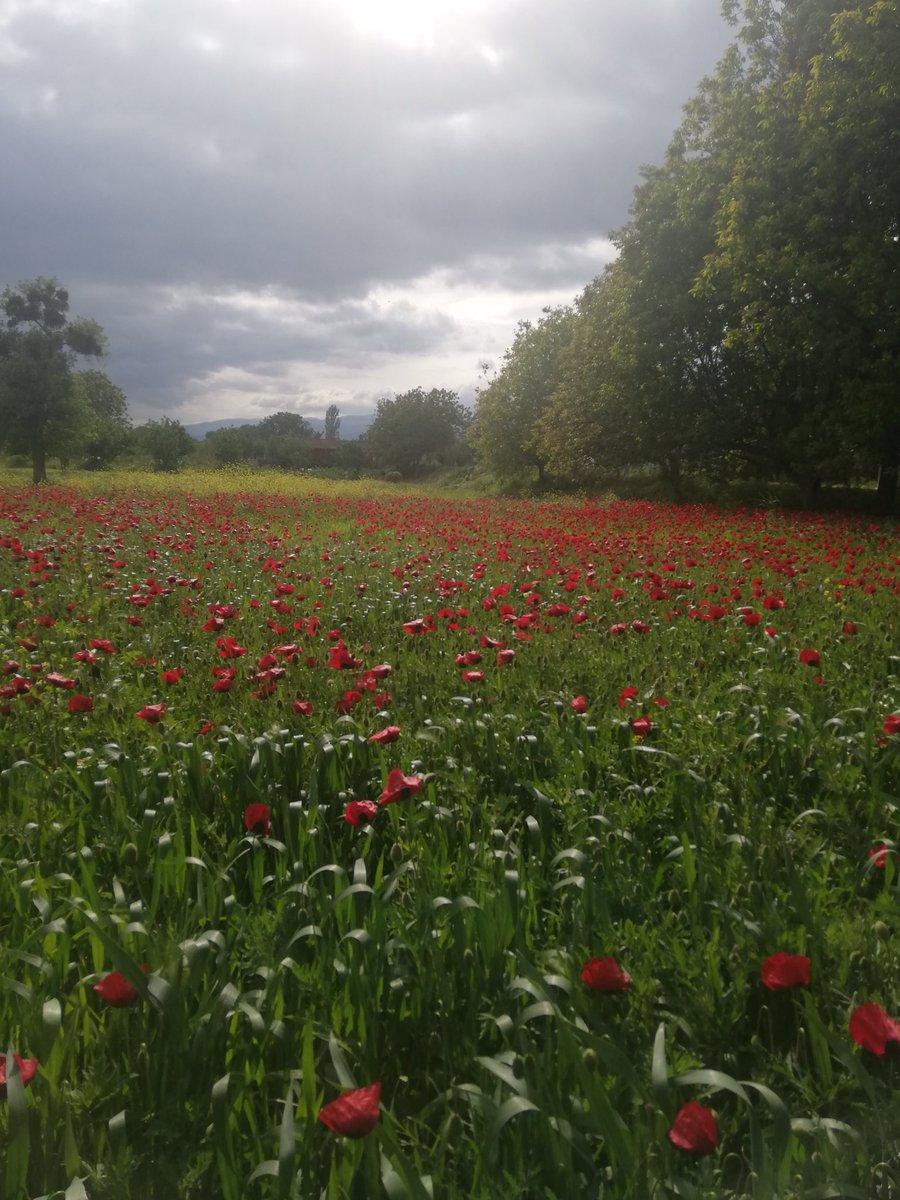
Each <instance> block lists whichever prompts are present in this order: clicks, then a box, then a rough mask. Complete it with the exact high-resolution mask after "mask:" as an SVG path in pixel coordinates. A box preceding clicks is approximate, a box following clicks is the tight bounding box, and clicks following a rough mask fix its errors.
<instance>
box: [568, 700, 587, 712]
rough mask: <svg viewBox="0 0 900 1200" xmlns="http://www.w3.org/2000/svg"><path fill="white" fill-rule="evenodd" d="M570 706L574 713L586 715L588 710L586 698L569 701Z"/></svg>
mask: <svg viewBox="0 0 900 1200" xmlns="http://www.w3.org/2000/svg"><path fill="white" fill-rule="evenodd" d="M569 705H570V706H571V708H572V711H573V712H577V713H586V712H587V710H588V702H587V699H586V698H585V697H584V696H575V697H574V699H572V700H570V701H569Z"/></svg>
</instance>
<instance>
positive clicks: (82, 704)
mask: <svg viewBox="0 0 900 1200" xmlns="http://www.w3.org/2000/svg"><path fill="white" fill-rule="evenodd" d="M66 708H67V709H68V710H69V712H70V713H86V712H93V711H94V701H93V700H92V699H91V698H90V696H79V695H77V694H76V695H75V696H70V697H69V703H68V704H67V705H66Z"/></svg>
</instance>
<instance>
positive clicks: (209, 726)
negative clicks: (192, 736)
mask: <svg viewBox="0 0 900 1200" xmlns="http://www.w3.org/2000/svg"><path fill="white" fill-rule="evenodd" d="M215 728H216V723H215V721H204V722H203V724H202V725H201V726H200V729H199V733H200V735H201V736H202V735H203V734H204V733H212V731H213V730H214V729H215Z"/></svg>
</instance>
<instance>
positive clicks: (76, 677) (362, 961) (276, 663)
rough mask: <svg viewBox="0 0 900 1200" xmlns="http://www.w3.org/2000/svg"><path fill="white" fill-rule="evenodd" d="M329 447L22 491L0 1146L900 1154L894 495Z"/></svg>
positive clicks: (447, 1179) (221, 1191) (455, 1169)
mask: <svg viewBox="0 0 900 1200" xmlns="http://www.w3.org/2000/svg"><path fill="white" fill-rule="evenodd" d="M189 482H190V481H188V483H189ZM314 486H315V485H314V483H313V482H312V481H307V482H306V483H305V484H304V485H303V490H293V491H292V490H288V485H287V484H286V483H284V484H283V487H284V488H285V490H283V491H280V492H276V491H269V492H267V493H262V492H259V491H250V490H247V491H246V492H240V491H233V492H229V493H216V492H214V491H211V490H209V489H202V488H200V487H197V488H196V490H193V491H192V490H190V487H189V486H185V485H182V486H180V487H179V488H177V489H171V490H168V491H166V490H164V489H162V488H161V487H158V486H153V485H148V484H144V485H142V486H140V487H136V486H130V487H123V486H116V484H115V481H109V482H108V490H107V491H105V492H103V493H100V492H98V490H97V488H96V485H94V486H93V487H88V486H84V487H79V488H78V489H75V488H57V487H47V488H41V489H20V488H17V487H15V486H8V487H6V488H5V489H3V490H2V491H0V585H2V586H0V617H2V646H0V672H2V673H0V806H2V807H0V813H2V824H0V858H2V863H0V866H2V870H0V974H2V976H3V988H2V991H0V1043H2V1047H0V1050H2V1053H0V1192H2V1194H3V1195H4V1196H5V1197H7V1198H8V1200H14V1198H16V1200H18V1198H19V1197H28V1198H29V1200H35V1198H37V1197H65V1198H66V1200H78V1198H80V1197H84V1196H87V1197H89V1198H90V1200H105V1198H107V1197H108V1198H110V1200H112V1198H113V1197H116V1198H122V1197H133V1198H134V1200H139V1198H143V1197H147V1198H151V1200H153V1198H156V1197H159V1198H160V1200H163V1198H164V1200H170V1198H171V1197H197V1198H199V1197H211V1196H221V1197H224V1198H225V1200H239V1198H240V1200H243V1198H244V1197H250V1198H252V1197H256V1196H258V1197H273V1198H275V1197H277V1198H279V1200H280V1198H289V1197H302V1198H306V1197H316V1198H318V1197H320V1196H321V1197H326V1196H327V1197H329V1198H330V1197H344V1196H346V1197H375V1196H379V1195H384V1196H387V1197H389V1198H391V1200H394V1198H395V1197H404V1196H409V1197H414V1198H424V1197H434V1198H435V1200H437V1198H439V1197H448V1198H456V1197H459V1198H462V1197H475V1198H479V1197H485V1198H488V1197H490V1198H493V1197H497V1198H500V1197H509V1196H522V1197H535V1198H537V1197H541V1198H553V1197H556V1198H558V1200H570V1198H571V1197H573V1196H579V1197H581V1196H584V1197H605V1198H608V1200H613V1198H615V1200H619V1198H625V1197H634V1198H639V1197H645V1196H658V1197H666V1196H684V1197H703V1198H707V1197H708V1198H710V1200H712V1198H713V1197H715V1198H721V1197H738V1196H753V1197H758V1198H759V1200H771V1198H772V1197H776V1196H783V1197H797V1198H798V1200H799V1198H800V1197H807V1198H808V1200H814V1198H816V1197H823V1198H824V1197H830V1196H835V1197H837V1196H840V1197H872V1196H878V1197H881V1196H884V1197H887V1196H893V1195H900V1103H898V1101H900V1095H898V1090H900V1082H898V1074H897V1072H898V1069H900V1068H898V1058H897V1056H898V1054H900V955H898V950H897V947H898V938H900V913H898V879H900V872H898V865H900V849H898V843H900V828H898V802H900V672H898V663H900V649H898V640H897V631H898V628H900V622H898V619H897V618H898V610H900V540H898V536H897V530H896V528H895V527H894V526H892V525H890V524H884V523H873V522H870V521H869V520H868V519H859V518H845V517H838V516H835V517H825V516H822V515H813V514H804V513H793V514H791V513H783V514H778V513H774V512H761V511H750V510H742V511H720V510H717V509H715V508H710V507H687V508H686V507H674V506H660V505H653V504H648V503H636V502H635V503H614V502H610V503H601V502H599V501H597V502H591V501H582V502H547V503H537V502H527V501H499V500H477V501H476V500H472V501H463V500H454V499H446V498H440V497H434V496H432V497H422V496H418V497H417V496H414V495H412V494H408V493H406V492H403V491H400V490H398V491H396V492H393V493H387V492H382V493H379V494H376V495H369V496H367V495H365V494H364V491H363V489H362V488H360V487H357V488H354V489H347V490H346V491H345V492H340V491H337V490H331V491H319V492H316V491H313V490H312V488H313V487H314Z"/></svg>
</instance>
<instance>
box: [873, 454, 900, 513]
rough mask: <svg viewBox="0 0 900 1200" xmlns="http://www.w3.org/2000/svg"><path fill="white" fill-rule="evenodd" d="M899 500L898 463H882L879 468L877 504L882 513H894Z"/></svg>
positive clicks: (876, 493)
mask: <svg viewBox="0 0 900 1200" xmlns="http://www.w3.org/2000/svg"><path fill="white" fill-rule="evenodd" d="M896 502H897V463H896V462H894V463H893V465H892V464H891V463H881V465H880V466H879V468H878V487H877V488H876V489H875V506H876V510H877V511H878V512H880V513H892V512H893V511H894V506H895V504H896Z"/></svg>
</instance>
